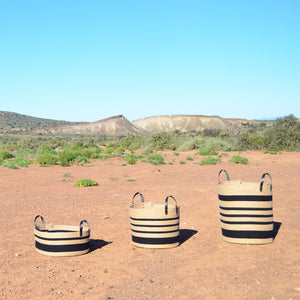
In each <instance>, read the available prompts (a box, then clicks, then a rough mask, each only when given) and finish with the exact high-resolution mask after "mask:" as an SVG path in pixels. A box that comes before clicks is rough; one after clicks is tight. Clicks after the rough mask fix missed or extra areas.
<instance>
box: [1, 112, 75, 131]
mask: <svg viewBox="0 0 300 300" xmlns="http://www.w3.org/2000/svg"><path fill="white" fill-rule="evenodd" d="M68 124H80V122H68V121H58V120H51V119H43V118H36V117H31V116H27V115H22V114H18V113H14V112H8V111H0V132H32V131H35V130H46V129H49V128H53V127H57V126H62V125H68Z"/></svg>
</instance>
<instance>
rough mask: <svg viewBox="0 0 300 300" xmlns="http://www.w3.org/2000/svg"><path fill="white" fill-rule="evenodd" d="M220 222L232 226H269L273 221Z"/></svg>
mask: <svg viewBox="0 0 300 300" xmlns="http://www.w3.org/2000/svg"><path fill="white" fill-rule="evenodd" d="M221 222H222V223H225V224H234V225H243V224H249V225H250V224H251V225H270V224H273V221H271V222H252V221H243V222H238V221H236V222H233V221H224V220H222V219H221Z"/></svg>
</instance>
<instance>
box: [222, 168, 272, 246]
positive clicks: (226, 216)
mask: <svg viewBox="0 0 300 300" xmlns="http://www.w3.org/2000/svg"><path fill="white" fill-rule="evenodd" d="M222 172H224V173H225V174H226V178H227V180H226V181H223V182H221V181H220V175H221V173H222ZM266 175H267V176H268V177H269V178H270V180H271V183H270V184H266V183H265V184H264V181H265V177H266ZM218 196H219V205H220V218H221V227H222V235H223V240H224V241H227V242H231V243H240V244H268V243H272V242H273V208H272V206H273V201H272V178H271V175H270V174H269V173H264V174H263V175H262V177H261V180H260V183H254V182H243V181H241V180H235V181H232V180H230V178H229V175H228V173H227V171H226V170H223V169H222V170H220V172H219V175H218Z"/></svg>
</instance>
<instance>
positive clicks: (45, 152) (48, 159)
mask: <svg viewBox="0 0 300 300" xmlns="http://www.w3.org/2000/svg"><path fill="white" fill-rule="evenodd" d="M35 161H36V162H37V163H39V164H40V165H43V166H47V165H49V166H53V165H55V164H56V163H57V162H58V156H57V153H56V151H55V150H54V149H53V148H51V147H49V146H47V145H45V144H44V145H41V146H40V147H39V150H38V151H37V153H36V158H35Z"/></svg>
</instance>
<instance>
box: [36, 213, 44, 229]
mask: <svg viewBox="0 0 300 300" xmlns="http://www.w3.org/2000/svg"><path fill="white" fill-rule="evenodd" d="M38 218H41V221H42V223H43V227H45V220H44V218H43V217H42V216H41V215H37V216H36V217H35V218H34V226H35V227H37V225H36V221H37V219H38Z"/></svg>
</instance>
